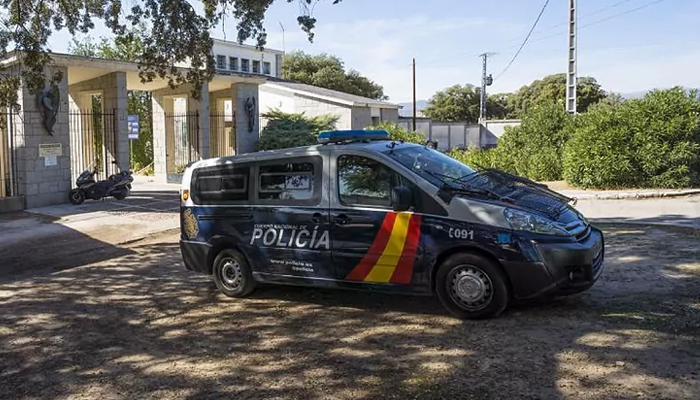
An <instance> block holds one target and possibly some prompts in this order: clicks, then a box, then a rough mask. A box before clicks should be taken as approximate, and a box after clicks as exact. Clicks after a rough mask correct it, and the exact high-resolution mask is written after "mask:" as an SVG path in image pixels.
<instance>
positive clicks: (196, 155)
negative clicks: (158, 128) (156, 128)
mask: <svg viewBox="0 0 700 400" xmlns="http://www.w3.org/2000/svg"><path fill="white" fill-rule="evenodd" d="M165 126H166V127H173V145H174V146H173V147H174V148H173V149H172V150H173V151H174V154H173V155H174V157H173V162H172V164H173V165H174V167H175V171H173V172H176V173H180V172H182V171H184V169H185V167H186V166H187V165H188V164H189V163H191V162H194V161H197V160H199V159H200V151H199V111H194V112H187V113H166V114H165ZM169 164H170V163H169Z"/></svg>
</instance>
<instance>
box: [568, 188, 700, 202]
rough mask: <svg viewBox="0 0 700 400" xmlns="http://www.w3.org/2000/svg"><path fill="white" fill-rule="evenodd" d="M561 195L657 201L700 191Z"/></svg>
mask: <svg viewBox="0 0 700 400" xmlns="http://www.w3.org/2000/svg"><path fill="white" fill-rule="evenodd" d="M560 193H561V194H563V195H565V196H568V197H573V198H575V199H576V200H641V199H655V198H672V197H684V196H693V195H700V189H688V190H679V191H673V192H670V191H669V192H648V193H645V192H638V193H634V192H626V193H610V194H584V195H582V196H575V195H568V194H566V192H560Z"/></svg>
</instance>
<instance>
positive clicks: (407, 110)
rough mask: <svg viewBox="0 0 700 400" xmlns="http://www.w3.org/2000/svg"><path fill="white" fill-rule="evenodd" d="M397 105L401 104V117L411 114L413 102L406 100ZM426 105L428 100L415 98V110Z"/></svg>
mask: <svg viewBox="0 0 700 400" xmlns="http://www.w3.org/2000/svg"><path fill="white" fill-rule="evenodd" d="M399 105H401V106H403V108H402V109H400V110H399V115H400V116H402V117H410V116H412V115H413V102H411V101H407V102H404V103H399ZM427 106H428V101H427V100H416V110H417V111H420V110H422V109H424V108H425V107H427Z"/></svg>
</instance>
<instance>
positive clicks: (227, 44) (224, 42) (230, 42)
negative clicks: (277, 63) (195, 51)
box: [212, 38, 284, 54]
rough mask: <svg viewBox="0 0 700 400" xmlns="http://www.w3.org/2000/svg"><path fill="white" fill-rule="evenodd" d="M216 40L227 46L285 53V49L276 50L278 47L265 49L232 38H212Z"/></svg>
mask: <svg viewBox="0 0 700 400" xmlns="http://www.w3.org/2000/svg"><path fill="white" fill-rule="evenodd" d="M212 40H213V41H214V42H219V43H221V44H224V45H226V46H233V47H240V48H242V49H248V50H255V51H259V52H266V53H275V54H284V51H282V50H276V49H271V48H267V47H265V48H263V50H260V49H259V48H257V47H256V46H253V45H250V44H245V43H238V42H234V41H232V40H225V39H218V38H212Z"/></svg>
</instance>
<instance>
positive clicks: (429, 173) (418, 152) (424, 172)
mask: <svg viewBox="0 0 700 400" xmlns="http://www.w3.org/2000/svg"><path fill="white" fill-rule="evenodd" d="M397 147H398V146H397ZM384 154H387V155H388V156H389V157H392V158H394V159H395V160H396V161H398V162H399V163H400V164H401V165H403V166H404V167H406V168H408V169H410V170H412V171H414V172H415V173H417V174H419V175H421V176H422V177H423V178H425V179H427V180H428V181H429V182H431V183H433V184H434V185H435V186H437V187H442V186H443V185H444V184H445V183H446V181H449V180H458V179H460V178H464V177H466V176H468V175H471V174H473V173H475V172H476V171H475V170H474V169H472V168H470V167H469V166H467V165H465V164H463V163H461V162H459V161H457V160H455V159H454V158H452V157H450V156H448V155H446V154H443V153H441V152H439V151H437V150H434V149H431V148H429V147H426V146H401V147H398V148H394V149H393V151H392V150H387V151H385V152H384Z"/></svg>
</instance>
